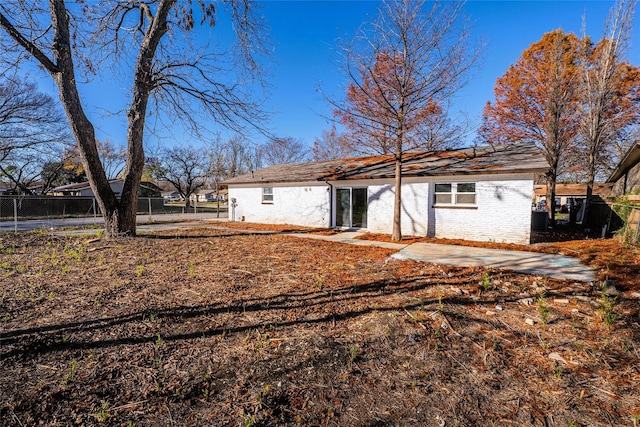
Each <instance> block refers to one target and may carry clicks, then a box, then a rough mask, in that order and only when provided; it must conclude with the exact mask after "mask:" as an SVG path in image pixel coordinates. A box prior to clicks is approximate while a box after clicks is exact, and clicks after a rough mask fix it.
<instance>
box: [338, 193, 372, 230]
mask: <svg viewBox="0 0 640 427" xmlns="http://www.w3.org/2000/svg"><path fill="white" fill-rule="evenodd" d="M367 203H368V199H367V189H366V188H338V189H336V227H347V228H367Z"/></svg>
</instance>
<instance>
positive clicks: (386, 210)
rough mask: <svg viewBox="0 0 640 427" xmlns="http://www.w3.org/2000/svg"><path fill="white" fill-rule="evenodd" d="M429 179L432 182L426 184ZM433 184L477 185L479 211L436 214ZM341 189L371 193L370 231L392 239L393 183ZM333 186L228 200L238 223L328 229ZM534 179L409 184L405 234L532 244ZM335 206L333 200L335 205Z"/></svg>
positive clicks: (279, 189)
mask: <svg viewBox="0 0 640 427" xmlns="http://www.w3.org/2000/svg"><path fill="white" fill-rule="evenodd" d="M427 179H428V180H429V181H427ZM434 182H475V183H476V205H477V207H476V208H450V207H438V208H433V203H432V202H433V187H434V186H433V183H434ZM331 184H332V185H333V190H332V191H333V196H334V198H335V189H336V188H340V187H365V186H366V187H367V188H368V198H369V208H368V215H367V222H368V224H367V230H368V231H370V232H373V233H386V234H390V233H391V231H392V226H393V200H394V190H393V188H394V187H393V180H362V181H348V182H347V181H335V182H332V183H331ZM328 189H329V186H328V185H326V184H324V183H306V184H300V185H296V186H284V185H279V186H276V185H274V186H273V193H274V195H273V197H274V203H273V204H263V203H262V188H261V187H254V188H251V187H249V186H246V185H243V186H232V187H230V188H229V197H230V198H233V197H235V198H236V199H237V201H238V206H237V207H236V209H235V219H236V220H237V221H239V220H240V219H241V218H242V217H243V216H244V217H245V221H248V222H259V223H268V224H293V225H303V226H310V227H327V226H329V225H330V223H331V224H333V221H332V218H333V216H334V215H335V206H332V207H331V208H332V211H333V212H331V213H329V209H330V208H329V206H330V205H329V190H328ZM532 194H533V177H531V176H526V175H519V176H518V175H511V176H504V175H494V176H476V177H472V176H466V177H462V179H460V178H458V179H455V180H453V179H451V178H449V179H446V178H438V179H436V180H434V179H433V178H431V179H429V178H405V179H404V180H403V185H402V234H403V235H406V236H411V235H413V236H427V235H428V236H432V237H433V236H435V237H438V238H449V239H466V240H477V241H494V242H508V243H529V239H530V229H531V196H532ZM334 200H335V199H334Z"/></svg>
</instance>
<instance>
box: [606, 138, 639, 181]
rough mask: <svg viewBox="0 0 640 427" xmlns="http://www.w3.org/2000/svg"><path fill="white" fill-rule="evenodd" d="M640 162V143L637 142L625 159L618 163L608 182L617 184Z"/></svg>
mask: <svg viewBox="0 0 640 427" xmlns="http://www.w3.org/2000/svg"><path fill="white" fill-rule="evenodd" d="M638 162H640V142H636V143H635V144H634V145H633V146H632V147H631V148H630V149H629V151H628V152H627V153H626V154H625V156H624V158H623V159H622V160H621V161H620V163H618V166H616V168H615V170H614V171H613V173H612V174H611V176H609V179H607V181H606V182H617V181H618V180H619V179H620V178H622V176H623V175H624V174H625V173H626V172H627V171H628V170H629V169H631V168H632V167H633V166H634V165H635V164H636V163H638Z"/></svg>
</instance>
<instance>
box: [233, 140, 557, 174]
mask: <svg viewBox="0 0 640 427" xmlns="http://www.w3.org/2000/svg"><path fill="white" fill-rule="evenodd" d="M548 169H549V165H548V163H547V161H546V160H545V158H544V156H543V154H542V152H541V151H540V149H538V148H537V147H536V146H535V144H528V143H527V144H511V145H499V146H483V147H474V148H465V149H460V150H446V151H428V152H422V153H413V152H411V153H405V154H404V156H403V163H402V176H404V177H413V176H447V175H478V174H506V173H523V172H527V173H529V172H530V173H535V172H545V171H547V170H548ZM394 176H395V161H394V156H393V155H385V156H375V157H355V158H348V159H340V160H330V161H324V162H308V163H294V164H287V165H276V166H270V167H268V168H265V169H261V170H258V171H255V172H252V173H248V174H245V175H240V176H238V177H236V178H232V179H230V180H228V181H225V184H250V183H265V182H268V183H277V182H309V181H334V180H347V179H349V180H352V179H374V178H393V177H394Z"/></svg>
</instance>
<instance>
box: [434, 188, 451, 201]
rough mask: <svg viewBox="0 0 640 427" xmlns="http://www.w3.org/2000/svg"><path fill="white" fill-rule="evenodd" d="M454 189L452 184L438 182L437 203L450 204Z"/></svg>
mask: <svg viewBox="0 0 640 427" xmlns="http://www.w3.org/2000/svg"><path fill="white" fill-rule="evenodd" d="M452 189H453V185H452V184H436V200H435V203H436V205H450V204H451V195H452Z"/></svg>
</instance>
